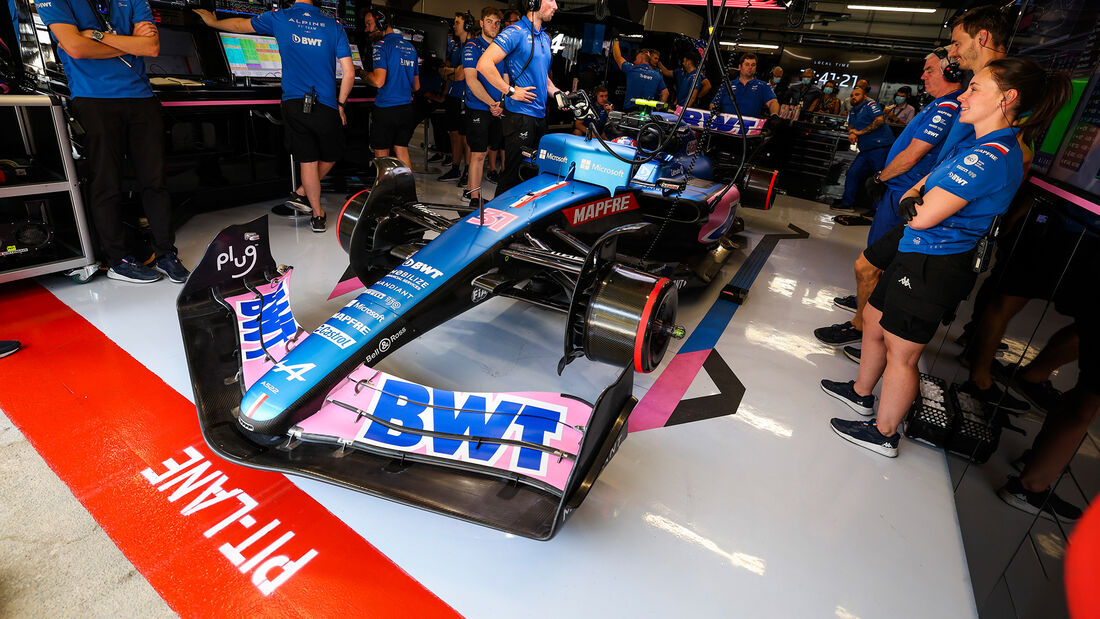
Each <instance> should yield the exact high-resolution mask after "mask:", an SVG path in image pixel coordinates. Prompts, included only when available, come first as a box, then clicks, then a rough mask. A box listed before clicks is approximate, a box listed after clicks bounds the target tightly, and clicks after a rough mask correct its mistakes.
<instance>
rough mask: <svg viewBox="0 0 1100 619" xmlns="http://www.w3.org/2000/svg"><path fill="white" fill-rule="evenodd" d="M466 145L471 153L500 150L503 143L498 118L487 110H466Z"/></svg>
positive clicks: (501, 129)
mask: <svg viewBox="0 0 1100 619" xmlns="http://www.w3.org/2000/svg"><path fill="white" fill-rule="evenodd" d="M466 143H467V144H468V145H469V146H470V152H471V153H483V152H485V151H486V150H489V149H490V148H491V149H493V150H500V147H501V145H502V144H503V143H504V128H503V126H502V125H501V123H500V117H499V116H493V113H492V112H490V111H487V110H469V109H468V110H466Z"/></svg>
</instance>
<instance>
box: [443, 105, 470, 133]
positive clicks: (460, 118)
mask: <svg viewBox="0 0 1100 619" xmlns="http://www.w3.org/2000/svg"><path fill="white" fill-rule="evenodd" d="M443 112H444V116H443V117H444V118H446V119H447V120H446V122H447V131H457V132H458V133H459V135H466V106H465V105H463V104H462V99H459V98H458V97H451V96H448V97H447V99H446V100H445V101H444V102H443Z"/></svg>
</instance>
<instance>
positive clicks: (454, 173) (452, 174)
mask: <svg viewBox="0 0 1100 619" xmlns="http://www.w3.org/2000/svg"><path fill="white" fill-rule="evenodd" d="M460 176H462V172H460V171H459V169H458V166H456V165H452V166H451V169H450V170H447V171H446V172H444V173H443V174H440V175H439V177H438V178H436V179H435V180H437V181H453V180H455V179H457V178H458V177H460Z"/></svg>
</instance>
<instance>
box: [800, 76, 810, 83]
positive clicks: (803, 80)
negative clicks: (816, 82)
mask: <svg viewBox="0 0 1100 619" xmlns="http://www.w3.org/2000/svg"><path fill="white" fill-rule="evenodd" d="M802 83H803V84H809V83H810V78H808V77H804V78H802Z"/></svg>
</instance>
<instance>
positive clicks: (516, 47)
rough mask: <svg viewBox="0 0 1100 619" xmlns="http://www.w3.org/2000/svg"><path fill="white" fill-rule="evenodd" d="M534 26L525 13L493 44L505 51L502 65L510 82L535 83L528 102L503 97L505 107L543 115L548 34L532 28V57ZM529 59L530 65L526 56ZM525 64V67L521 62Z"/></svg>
mask: <svg viewBox="0 0 1100 619" xmlns="http://www.w3.org/2000/svg"><path fill="white" fill-rule="evenodd" d="M533 28H534V25H533V24H532V23H531V20H529V19H527V16H524V17H523V19H521V20H519V21H518V22H516V23H514V24H512V25H511V26H508V27H507V28H505V29H504V30H503V31H502V32H501V33H500V34H498V35H497V38H495V39H493V44H494V45H496V46H497V47H499V48H500V49H502V50H504V54H505V55H504V66H505V67H506V68H507V69H508V71H507V73H508V76H509V77H510V78H511V79H512V83H514V84H515V85H516V87H517V88H519V87H528V88H529V87H531V86H534V88H535V90H534V94H535V98H534V99H533V100H532V101H530V102H528V103H520V102H518V101H516V100H514V99H512V98H511V97H508V98H507V99H505V100H504V109H506V110H507V111H509V112H514V113H516V114H523V115H525V116H532V117H534V118H545V117H546V82H547V80H548V77H547V76H549V75H550V35H548V34H546V31H545V30H534V33H535V38H536V39H537V40H536V42H535V45H534V48H535V49H534V52H535V53H534V58H532V57H531V47H532V46H531V32H532V29H533ZM528 58H530V59H531V62H530V64H528V63H527V59H528ZM525 64H526V65H527V68H526V69H524V68H523V65H525Z"/></svg>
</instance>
